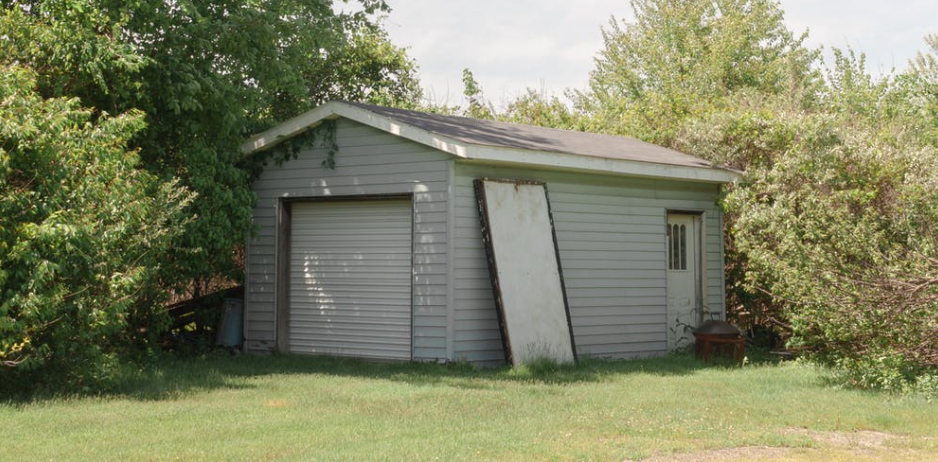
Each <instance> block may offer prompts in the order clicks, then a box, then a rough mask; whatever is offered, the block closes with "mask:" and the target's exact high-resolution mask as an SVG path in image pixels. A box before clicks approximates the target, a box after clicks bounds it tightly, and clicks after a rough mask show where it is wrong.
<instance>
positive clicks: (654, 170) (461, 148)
mask: <svg viewBox="0 0 938 462" xmlns="http://www.w3.org/2000/svg"><path fill="white" fill-rule="evenodd" d="M337 117H344V118H347V119H350V120H353V121H355V122H358V123H361V124H364V125H367V126H370V127H373V128H376V129H378V130H382V131H385V132H388V133H391V134H393V135H397V136H400V137H402V138H406V139H408V140H411V141H414V142H417V143H420V144H423V145H426V146H430V147H432V148H435V149H438V150H440V151H443V152H446V153H449V154H452V155H454V156H456V157H459V158H462V159H469V160H478V161H489V162H498V163H512V164H525V165H532V166H541V167H547V168H563V169H570V170H579V171H592V172H602V173H611V174H620V175H634V176H642V177H649V178H660V179H677V180H687V181H696V182H706V183H730V182H733V181H735V180H736V179H738V178H739V177H740V175H739V173H737V172H734V171H731V170H724V169H720V168H715V167H691V166H681V165H672V164H658V163H652V162H639V161H630V160H625V159H612V158H605V157H594V156H584V155H577V154H565V153H559V152H548V151H537V150H528V149H518V148H505V147H497V146H487V145H479V144H468V143H463V142H460V141H456V140H454V139H452V138H449V137H447V136H443V135H439V134H436V133H433V132H430V131H428V130H425V129H422V128H418V127H415V126H413V125H410V124H406V123H402V122H399V121H397V120H394V119H392V118H390V117H387V116H384V115H379V114H376V113H374V112H372V111H369V110H367V109H363V108H360V107H357V106H353V105H350V104H347V103H344V102H341V101H332V102H329V103H326V104H323V105H322V106H319V107H317V108H314V109H311V110H309V111H307V112H304V113H303V114H300V115H298V116H296V117H294V118H292V119H290V120H287V121H286V122H283V123H281V124H280V125H277V126H276V127H273V128H271V129H269V130H267V131H264V132H262V133H259V134H257V135H255V136H253V137H251V138H250V139H248V140H247V141H246V142H245V143H244V144H242V146H241V150H242V152H244V153H245V154H246V155H249V154H252V153H255V152H259V151H264V150H267V149H270V148H272V147H274V146H276V145H277V144H279V143H281V142H283V141H284V140H286V139H288V138H290V137H292V136H295V135H298V134H300V133H302V132H304V131H306V130H309V129H310V128H313V127H315V126H317V125H319V124H321V123H322V122H323V121H324V120H329V119H334V118H337Z"/></svg>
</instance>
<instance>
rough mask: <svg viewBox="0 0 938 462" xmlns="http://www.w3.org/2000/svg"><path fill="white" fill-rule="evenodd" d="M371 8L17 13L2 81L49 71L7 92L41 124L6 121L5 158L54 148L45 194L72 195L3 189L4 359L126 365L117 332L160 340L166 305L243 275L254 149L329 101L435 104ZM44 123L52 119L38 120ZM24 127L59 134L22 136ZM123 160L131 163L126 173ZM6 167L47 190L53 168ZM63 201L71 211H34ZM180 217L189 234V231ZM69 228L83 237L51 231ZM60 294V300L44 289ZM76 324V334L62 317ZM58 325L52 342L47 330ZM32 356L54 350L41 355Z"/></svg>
mask: <svg viewBox="0 0 938 462" xmlns="http://www.w3.org/2000/svg"><path fill="white" fill-rule="evenodd" d="M355 3H356V4H357V5H356V6H357V7H360V8H356V9H359V10H360V11H359V12H355V13H337V12H336V11H335V9H333V6H334V5H333V1H331V0H283V1H263V2H256V1H247V0H195V1H184V2H161V1H158V2H145V1H130V2H114V1H110V0H27V1H3V2H2V5H3V8H2V9H0V37H2V40H0V66H3V67H4V69H6V68H9V66H22V67H25V68H30V69H33V70H34V71H35V74H34V76H33V77H32V79H33V80H32V81H31V82H32V83H22V81H23V80H22V78H20V77H17V80H15V81H14V80H5V81H4V85H5V86H9V87H8V88H5V89H4V91H6V92H10V93H9V94H11V95H13V94H16V95H21V96H18V97H17V98H21V99H22V98H25V99H23V101H27V102H25V103H23V104H24V105H25V106H24V109H22V110H23V111H26V110H34V111H38V112H30V113H25V112H24V113H23V114H24V115H23V117H26V119H23V120H20V121H17V120H18V119H10V120H7V119H6V118H4V119H3V123H4V124H7V126H6V128H7V132H6V133H5V135H4V136H5V137H9V138H7V139H8V141H6V143H8V144H9V143H13V142H14V141H16V140H19V141H16V143H17V144H16V145H15V146H14V147H10V146H3V149H4V150H5V152H6V153H7V154H5V155H10V156H12V155H13V154H9V153H16V154H15V155H16V156H17V157H11V158H10V159H8V160H5V161H4V162H5V164H4V165H8V166H12V165H14V164H15V163H16V162H26V161H24V160H23V159H26V158H29V157H30V156H29V155H27V154H24V153H26V152H30V153H31V152H33V151H36V150H41V151H42V152H43V153H44V155H46V156H50V159H47V160H44V161H43V162H47V164H42V165H43V166H42V168H46V169H48V170H49V175H48V178H41V179H42V180H43V181H45V180H48V181H58V183H57V184H59V185H60V186H59V189H55V188H53V187H52V186H48V189H46V190H42V191H40V192H36V191H33V189H31V188H37V187H40V183H37V182H36V181H37V180H30V179H29V178H31V177H29V178H27V179H22V180H16V181H19V183H17V182H16V181H14V180H13V179H12V178H13V177H10V178H11V179H9V180H8V181H11V182H12V183H6V184H5V185H4V190H3V194H4V197H5V198H6V199H5V200H9V201H12V202H10V205H7V206H8V207H11V208H10V209H9V213H6V211H5V213H4V214H3V215H2V217H3V218H2V220H3V221H2V226H3V229H4V230H5V233H6V234H5V236H6V237H5V238H4V239H5V241H4V242H7V244H6V245H8V246H9V247H7V248H4V249H3V250H0V252H5V253H0V255H3V258H4V260H3V263H2V264H3V269H4V271H5V273H4V276H3V278H4V279H3V281H2V284H3V288H4V291H3V297H2V300H0V301H2V302H3V303H4V310H6V311H5V312H4V313H3V315H4V316H7V317H4V318H2V319H4V321H3V322H4V325H2V326H0V333H2V338H0V342H3V343H2V345H3V352H4V353H3V354H4V355H5V356H4V357H3V360H6V361H11V363H10V364H13V363H18V362H19V361H20V360H21V359H23V358H29V360H30V361H32V362H33V363H34V364H36V367H40V365H41V364H48V365H49V369H48V370H52V369H51V368H52V367H53V363H54V362H55V361H71V362H72V363H74V364H79V361H81V360H82V358H83V357H85V356H83V355H84V353H83V355H77V354H74V355H73V353H74V352H73V351H72V350H71V348H74V349H75V351H85V350H90V349H92V348H96V349H98V350H100V353H101V354H100V355H99V356H102V355H105V354H110V353H111V352H113V351H115V350H114V349H113V348H112V347H111V344H112V342H113V341H114V337H113V334H115V332H116V331H115V330H114V329H115V326H118V325H127V324H128V323H129V324H130V325H132V326H134V328H135V329H128V332H138V333H139V332H145V333H146V335H139V337H146V338H150V339H152V338H153V337H154V336H155V335H156V334H157V333H158V332H159V330H160V328H161V326H164V325H165V323H164V322H161V321H160V319H161V318H162V315H161V314H160V313H161V309H160V308H159V307H160V300H161V299H162V295H163V294H165V293H166V292H167V291H169V290H172V289H177V290H178V289H183V290H185V289H187V288H191V287H195V290H197V291H198V290H199V288H200V287H201V286H202V285H204V282H205V281H207V280H209V279H212V278H224V279H228V280H238V279H240V277H241V273H240V269H239V267H238V263H237V260H236V256H237V255H238V252H239V249H240V248H241V246H242V245H243V242H244V238H245V236H246V235H247V234H248V233H250V232H251V231H252V223H251V209H252V207H253V205H254V202H255V197H254V195H253V193H252V192H251V190H250V180H251V173H252V172H254V171H256V169H257V168H258V167H259V166H260V165H261V164H262V163H263V162H264V161H265V159H264V158H260V157H258V158H255V157H251V158H244V156H243V155H242V152H241V142H242V141H243V140H244V139H245V138H246V137H247V136H248V135H250V134H253V133H256V132H259V131H261V130H263V129H266V128H268V127H270V126H272V125H274V124H276V123H278V122H281V121H283V120H284V119H286V118H288V117H293V116H295V115H296V114H298V113H300V112H302V111H304V110H307V109H309V108H310V107H312V106H315V105H318V104H320V103H322V102H324V101H326V100H332V99H353V100H366V101H371V102H376V103H381V104H389V105H398V106H401V105H403V106H407V105H410V104H414V102H415V101H416V100H417V99H419V98H420V95H421V91H420V89H419V86H418V82H417V79H416V66H415V64H414V63H413V61H412V60H410V59H409V58H408V57H407V56H406V54H405V53H404V51H403V50H402V49H400V48H398V47H396V46H394V45H393V44H391V43H390V42H389V41H388V38H387V35H386V33H385V32H384V31H383V30H382V29H381V27H380V24H379V23H378V22H377V21H378V20H377V19H376V18H377V16H376V15H378V14H380V13H383V12H386V11H388V7H387V5H386V3H385V2H384V1H382V0H358V1H356V2H355ZM10 88H15V89H16V90H12V89H10ZM24 88H30V89H31V90H30V91H33V90H34V92H33V93H28V95H27V93H24V92H25V91H26V90H24ZM22 95H26V96H22ZM43 101H45V102H43ZM4 104H7V102H5V103H4ZM10 104H12V103H10ZM79 104H80V105H81V106H82V107H84V108H87V109H82V110H79V109H77V108H78V105H79ZM33 105H36V107H35V108H33V107H32V106H33ZM66 106H67V107H66ZM53 107H54V108H56V109H55V110H53ZM11 110H12V109H11ZM42 111H47V112H48V115H49V116H50V117H53V116H54V117H53V118H52V119H50V120H49V121H47V122H40V121H41V119H42V117H43V114H46V113H45V112H42ZM109 114H122V115H120V116H117V117H110V116H109ZM27 116H28V117H27ZM27 119H28V120H29V122H26V120H27ZM66 120H67V121H71V122H69V123H72V124H73V125H67V124H66V122H65V121H66ZM17 124H21V125H23V127H29V126H33V125H36V126H42V127H44V129H48V130H51V131H52V132H53V133H48V134H45V135H43V137H41V136H39V135H37V136H36V137H35V138H15V137H14V135H15V136H16V137H21V136H22V135H20V134H17V133H18V132H17V128H16V127H19V126H20V125H17ZM41 124H46V125H41ZM49 124H52V125H49ZM54 134H58V135H60V136H61V137H62V139H60V140H54V139H52V138H49V137H53V135H54ZM326 135H327V136H328V133H326ZM44 137H46V138H49V139H48V140H47V139H46V138H44ZM79 139H80V140H83V141H79ZM42 143H45V144H42ZM73 145H75V146H79V147H80V148H81V149H78V150H75V152H73V153H70V154H69V155H70V156H72V157H68V159H69V161H68V162H69V163H66V162H65V161H64V160H53V159H52V157H53V156H63V159H65V157H64V156H65V151H63V150H65V149H71V148H72V146H73ZM118 147H119V148H120V149H121V152H124V153H126V152H130V153H132V154H125V155H124V157H122V159H123V161H121V162H118V161H117V160H113V159H112V158H116V157H117V154H115V152H116V151H115V150H117V149H118ZM14 148H15V149H16V151H14ZM30 162H40V159H39V158H35V159H33V160H31V161H30ZM4 168H5V169H6V170H4V175H8V174H9V175H20V174H27V175H35V174H36V173H37V172H38V171H39V170H36V169H37V168H40V164H35V165H32V164H30V165H29V166H27V165H25V164H23V165H21V164H16V167H15V169H17V170H9V169H10V168H13V167H4ZM30 169H32V170H30ZM94 169H103V170H101V171H100V172H99V171H98V170H94ZM92 170H94V171H92ZM24 172H25V173H24ZM53 172H55V173H56V174H55V175H52V173H53ZM125 180H126V181H125ZM42 184H44V183H42ZM50 184H52V183H50ZM9 185H14V186H15V188H13V189H9V188H12V187H13V186H9ZM43 187H45V186H43ZM17 191H24V192H22V194H23V195H20V193H19V192H17ZM28 191H32V192H29V194H32V195H28V194H27V193H26V192H28ZM105 191H109V192H110V193H111V194H113V197H112V198H109V199H108V198H106V197H105V196H104V192H105ZM182 191H191V192H193V193H194V194H196V195H197V197H198V199H197V200H188V196H187V195H186V194H185V193H183V192H182ZM79 192H81V194H84V195H83V196H82V195H79ZM99 193H100V194H99ZM47 195H48V196H49V197H56V198H59V199H55V200H52V199H49V202H48V203H44V202H36V201H35V200H34V199H35V198H36V197H46V196H47ZM59 195H63V196H61V197H60V196H59ZM66 196H67V197H71V199H67V200H66V199H64V197H66ZM107 200H111V201H112V202H107ZM33 202H35V204H36V205H33V206H29V205H28V203H33ZM14 203H15V204H19V205H14ZM154 204H155V205H154ZM154 206H155V207H156V208H153V207H154ZM16 207H20V208H21V209H22V210H23V211H19V209H16ZM30 207H33V208H32V209H30ZM46 207H48V208H46ZM179 207H183V208H184V211H182V212H181V211H180V210H179ZM60 209H61V210H60ZM28 210H32V212H29V213H26V212H25V211H28ZM57 210H60V211H58V212H57ZM105 210H109V211H110V214H109V215H107V214H105V213H104V211H105ZM13 212H16V213H13ZM180 213H181V214H182V215H184V216H187V217H190V219H188V220H185V221H179V220H178V219H177V218H178V217H179V216H182V215H180ZM49 220H51V221H49ZM56 220H59V221H56ZM62 220H64V221H62ZM47 222H48V223H47ZM60 222H61V223H64V224H65V225H67V226H65V225H63V226H60V227H56V226H53V224H55V223H60ZM112 227H113V228H114V229H113V230H112ZM180 230H181V232H180ZM53 231H55V232H53ZM45 239H53V241H54V242H60V241H61V242H73V240H72V239H74V242H80V243H81V244H80V245H79V244H76V243H70V244H67V245H66V244H61V245H60V244H52V243H46V242H47V241H46V240H45ZM136 239H139V242H138V241H137V240H136ZM20 241H22V242H24V244H21V245H20V244H16V243H17V242H20ZM50 242H52V241H50ZM40 243H43V244H42V245H40ZM17 245H19V247H17ZM24 246H25V247H24ZM36 246H39V247H36ZM131 262H135V263H134V264H130V263H131ZM79 264H80V265H84V266H81V268H84V269H83V270H82V271H84V273H82V272H81V271H79V269H78V268H79V267H78V266H75V265H79ZM63 268H69V269H68V271H66V270H65V269H63ZM64 274H68V275H69V276H68V277H67V278H66V277H65V276H63V275H64ZM69 278H74V279H69ZM83 278H84V279H83ZM89 278H90V279H89ZM83 284H84V285H83ZM102 284H104V285H105V286H102ZM107 284H110V285H107ZM44 285H49V287H50V288H49V291H51V292H46V291H45V289H43V290H39V289H38V288H39V287H44ZM98 287H106V290H105V289H99V288H98ZM17 294H19V295H17ZM85 296H87V297H91V298H89V299H88V300H93V301H82V300H85V299H84V298H82V297H85ZM76 297H77V298H76ZM60 311H61V312H63V313H70V314H69V315H68V316H73V317H74V318H75V319H74V321H75V322H69V323H66V322H64V321H60V320H59V318H60V316H59V315H50V313H58V312H60ZM86 312H88V313H96V314H94V315H93V316H97V318H94V319H96V320H89V319H91V318H88V319H85V318H83V317H82V316H86V315H85V314H83V313H86ZM76 313H78V314H76ZM30 316H36V318H35V320H31V321H27V319H32V318H30ZM87 316H92V315H91V314H88V315H87ZM62 319H71V318H68V317H67V316H66V317H65V318H62ZM34 321H35V322H34ZM117 321H120V322H117ZM44 323H51V324H49V326H50V327H48V329H51V330H48V329H47V328H45V327H43V328H41V329H40V328H39V327H37V326H44V325H46V324H44ZM122 323H123V324H122ZM27 326H31V327H27ZM60 326H61V327H60ZM65 326H68V329H72V330H71V331H69V332H70V334H69V335H74V341H72V342H66V341H62V338H64V337H62V335H64V334H62V333H60V331H59V330H56V329H59V328H61V329H65ZM99 326H100V328H99ZM30 329H32V330H30ZM40 331H41V332H47V331H48V332H52V333H50V334H48V335H49V336H48V337H41V335H46V334H42V333H41V332H40ZM62 332H64V331H62ZM134 335H137V334H134ZM26 340H28V341H29V342H30V343H28V344H26V343H24V342H25V341H26ZM53 340H54V341H53ZM139 340H143V338H141V339H139ZM28 345H35V348H36V349H39V348H40V345H44V346H42V347H41V348H42V350H41V351H39V350H36V351H35V352H33V353H29V352H27V348H33V347H30V346H28ZM14 349H15V351H14ZM30 351H33V350H30ZM86 356H87V355H86ZM70 358H72V359H70ZM28 364H29V363H28V362H23V363H21V366H24V367H20V366H17V367H18V368H24V369H25V368H26V367H25V366H27V365H28ZM62 367H63V368H65V366H62ZM68 367H71V366H68ZM65 380H66V381H69V380H71V379H69V378H67V377H66V378H65ZM72 382H74V381H72Z"/></svg>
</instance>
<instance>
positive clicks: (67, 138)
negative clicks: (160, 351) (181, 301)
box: [0, 66, 192, 390]
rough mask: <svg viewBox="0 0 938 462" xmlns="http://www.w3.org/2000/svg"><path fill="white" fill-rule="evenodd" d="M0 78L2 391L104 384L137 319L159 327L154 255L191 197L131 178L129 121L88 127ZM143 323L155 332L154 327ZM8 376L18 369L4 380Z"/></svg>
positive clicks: (73, 110) (137, 119)
mask: <svg viewBox="0 0 938 462" xmlns="http://www.w3.org/2000/svg"><path fill="white" fill-rule="evenodd" d="M35 84H36V74H35V73H33V72H30V71H28V70H27V69H24V68H22V67H19V66H2V67H0V216H2V217H3V219H2V221H0V293H2V294H3V297H2V298H0V365H2V366H0V377H2V378H3V380H0V389H7V390H9V389H11V388H13V387H16V386H18V385H20V386H22V385H28V386H29V387H36V386H38V385H39V384H40V383H41V381H40V380H39V379H40V378H41V379H44V380H54V381H59V382H62V383H70V384H75V383H80V382H82V381H87V380H91V379H95V378H98V377H101V376H102V375H105V374H106V373H107V371H108V370H109V368H110V367H113V366H114V364H115V362H114V361H113V359H114V355H115V353H116V352H119V351H120V348H121V346H122V345H125V344H126V342H122V341H121V340H120V339H127V338H128V337H135V336H138V335H145V334H146V333H143V334H141V333H140V332H138V331H135V330H133V329H131V328H130V326H131V325H133V324H135V323H133V322H132V320H133V319H134V318H139V317H157V318H159V319H158V320H155V321H157V322H158V321H160V320H162V321H165V319H163V318H161V317H160V314H161V313H160V312H152V311H151V310H150V307H149V306H147V303H148V302H149V301H150V300H151V299H152V298H153V297H155V296H156V295H155V294H154V292H153V286H154V283H155V282H158V281H159V277H160V271H161V270H162V269H163V264H162V262H163V258H162V256H163V254H164V253H165V252H166V251H167V250H168V248H169V247H170V245H171V243H172V240H173V239H174V238H175V237H176V236H178V235H179V234H180V233H181V231H182V229H183V226H184V225H185V217H186V216H187V215H186V214H185V213H184V212H183V209H184V208H185V206H186V205H187V204H188V202H189V201H190V199H191V197H192V196H191V194H189V193H188V192H186V190H185V189H183V188H180V187H178V185H177V183H176V182H175V181H174V180H171V179H170V180H168V181H161V180H160V179H159V178H158V177H156V176H154V175H152V174H150V173H147V172H146V171H143V170H140V169H139V168H138V164H139V158H138V155H137V153H136V152H135V151H132V150H129V149H128V148H127V146H128V142H129V139H130V138H131V137H132V136H133V135H134V134H135V133H137V132H139V131H140V130H141V129H143V127H144V121H143V115H142V114H141V113H140V112H138V111H131V112H128V113H126V114H122V115H119V116H116V117H110V116H103V115H102V116H100V117H97V118H94V117H93V116H92V113H91V111H89V110H87V109H84V108H81V107H80V106H79V104H78V101H77V100H76V99H69V98H52V99H43V98H42V97H41V96H39V95H38V94H36V92H35ZM150 324H153V325H156V322H151V323H150ZM10 368H15V370H12V371H11V370H10Z"/></svg>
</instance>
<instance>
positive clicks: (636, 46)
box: [577, 0, 819, 146]
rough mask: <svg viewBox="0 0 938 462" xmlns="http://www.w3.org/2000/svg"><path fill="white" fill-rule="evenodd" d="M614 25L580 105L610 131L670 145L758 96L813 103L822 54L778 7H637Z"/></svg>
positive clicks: (736, 2) (675, 3) (637, 3)
mask: <svg viewBox="0 0 938 462" xmlns="http://www.w3.org/2000/svg"><path fill="white" fill-rule="evenodd" d="M631 4H632V10H633V11H634V14H635V22H634V23H627V22H623V21H617V20H615V19H612V20H611V21H610V24H609V27H608V29H605V30H603V39H604V42H605V47H604V48H603V50H602V51H600V53H599V57H597V58H596V68H595V70H594V71H593V72H592V73H591V75H590V88H589V91H588V92H585V93H579V94H578V98H577V104H578V106H579V107H580V108H581V109H583V110H584V111H586V112H588V113H590V114H591V115H592V116H593V117H594V118H597V119H598V122H597V125H598V126H600V127H603V130H604V131H607V132H612V133H615V134H621V135H628V136H634V137H637V138H641V139H644V140H646V141H650V142H653V143H657V144H662V145H665V146H669V145H670V144H671V143H672V142H673V141H674V139H675V137H676V133H677V131H678V130H679V127H680V126H681V124H682V123H683V122H684V121H685V120H687V119H689V118H693V117H700V116H702V115H706V114H707V113H708V112H711V111H714V110H719V109H720V108H721V107H722V106H723V105H724V104H727V103H728V102H729V101H728V100H730V99H731V98H732V97H733V95H736V94H739V93H741V92H745V91H756V92H759V93H761V94H765V95H784V96H785V97H787V98H792V99H795V100H799V103H800V102H802V101H801V100H809V99H810V98H811V96H812V93H811V90H812V87H813V86H814V85H815V84H816V83H817V77H818V76H817V74H816V72H815V71H814V70H813V69H812V65H813V64H814V63H815V62H816V61H817V59H818V57H819V53H818V52H817V51H814V50H809V49H807V48H805V47H804V45H803V42H804V39H805V37H806V35H801V36H795V35H794V34H793V33H792V32H791V31H789V30H788V28H787V27H786V25H785V23H784V21H783V12H782V10H781V7H780V6H779V5H778V3H777V2H775V1H773V0H632V2H631Z"/></svg>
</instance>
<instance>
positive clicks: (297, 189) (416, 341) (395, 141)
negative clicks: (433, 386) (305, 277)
mask: <svg viewBox="0 0 938 462" xmlns="http://www.w3.org/2000/svg"><path fill="white" fill-rule="evenodd" d="M336 143H337V145H338V146H339V150H338V152H337V154H336V156H335V161H336V168H335V170H331V169H326V168H323V167H322V165H321V164H322V161H323V160H324V159H325V157H326V155H327V151H328V150H327V149H325V148H323V147H319V144H317V145H316V147H313V148H309V149H304V150H302V151H301V152H300V153H299V155H298V157H297V158H296V159H293V160H289V161H287V162H284V163H283V164H282V165H279V166H278V165H275V163H274V162H270V164H269V165H268V166H267V167H266V168H265V169H264V171H263V172H262V173H261V175H260V176H259V178H257V179H256V180H255V181H254V184H253V190H254V192H255V193H256V194H257V196H258V202H257V206H256V207H255V209H254V223H255V225H256V231H257V232H256V233H255V235H254V237H253V238H251V239H249V240H248V257H247V262H248V264H247V268H246V275H245V280H246V285H247V291H246V300H245V303H246V316H245V345H246V348H247V349H248V350H251V351H268V350H271V349H273V348H274V347H275V346H276V311H275V304H276V286H277V281H276V274H277V273H276V265H277V257H276V249H277V241H276V239H277V237H276V236H277V223H276V220H277V213H278V207H279V199H280V198H291V199H295V198H305V197H309V198H323V197H337V196H357V195H385V194H387V195H390V194H412V195H413V203H414V224H413V226H414V237H413V239H414V259H413V357H414V359H417V360H426V359H439V358H446V357H447V356H448V354H447V336H446V332H447V328H446V326H447V310H446V297H447V279H448V277H447V265H448V259H447V251H448V243H447V234H448V228H449V224H448V217H449V210H448V207H449V199H448V198H449V192H448V188H449V185H450V176H451V175H452V172H451V170H452V163H453V161H452V158H451V156H450V155H448V154H445V153H442V152H440V151H437V150H435V149H432V148H429V147H426V146H423V145H420V144H417V143H414V142H411V141H407V140H403V139H401V138H399V137H396V136H394V135H391V134H389V133H385V132H383V131H380V130H377V129H373V128H371V127H367V126H364V125H361V124H358V123H356V122H352V121H349V120H346V119H339V120H338V121H337V125H336Z"/></svg>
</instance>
